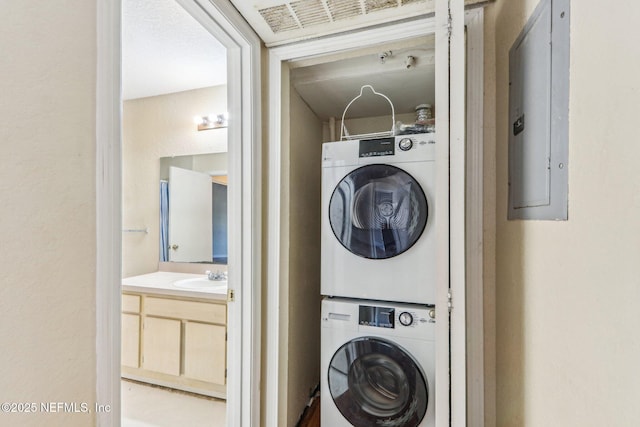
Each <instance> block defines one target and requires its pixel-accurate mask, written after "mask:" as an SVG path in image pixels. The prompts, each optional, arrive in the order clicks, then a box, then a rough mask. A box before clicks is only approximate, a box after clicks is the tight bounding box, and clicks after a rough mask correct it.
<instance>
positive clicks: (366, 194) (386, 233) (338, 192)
mask: <svg viewBox="0 0 640 427" xmlns="http://www.w3.org/2000/svg"><path fill="white" fill-rule="evenodd" d="M427 217H428V205H427V198H426V196H425V194H424V191H423V190H422V188H421V187H420V185H419V184H418V182H417V181H416V180H415V179H414V178H413V177H412V176H411V175H409V174H408V173H407V172H405V171H403V170H402V169H400V168H397V167H395V166H391V165H385V164H373V165H367V166H363V167H360V168H358V169H355V170H354V171H352V172H351V173H349V174H348V175H347V176H345V177H344V178H343V179H342V180H341V181H340V182H339V183H338V185H337V186H336V188H335V189H334V191H333V194H332V195H331V200H330V201H329V223H330V224H331V229H332V230H333V233H334V234H335V236H336V238H337V239H338V240H339V241H340V243H341V244H342V245H343V246H344V247H345V248H346V249H347V250H349V251H350V252H351V253H354V254H356V255H358V256H361V257H364V258H371V259H386V258H391V257H393V256H396V255H399V254H401V253H402V252H404V251H406V250H407V249H409V248H410V247H411V246H413V244H414V243H416V241H418V239H419V238H420V235H421V234H422V232H423V231H424V228H425V226H426V224H427Z"/></svg>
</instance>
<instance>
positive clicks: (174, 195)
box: [160, 153, 227, 264]
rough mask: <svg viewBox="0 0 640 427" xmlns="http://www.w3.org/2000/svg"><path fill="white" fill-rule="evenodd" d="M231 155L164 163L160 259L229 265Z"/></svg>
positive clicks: (172, 159) (199, 156)
mask: <svg viewBox="0 0 640 427" xmlns="http://www.w3.org/2000/svg"><path fill="white" fill-rule="evenodd" d="M226 171H227V153H214V154H197V155H191V156H174V157H163V158H161V159H160V261H161V262H166V261H169V262H191V263H213V264H226V263H227V172H226Z"/></svg>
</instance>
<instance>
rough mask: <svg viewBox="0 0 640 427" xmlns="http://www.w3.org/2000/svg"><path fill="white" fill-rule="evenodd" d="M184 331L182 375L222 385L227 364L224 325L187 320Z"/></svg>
mask: <svg viewBox="0 0 640 427" xmlns="http://www.w3.org/2000/svg"><path fill="white" fill-rule="evenodd" d="M184 332H185V336H184V375H185V376H187V377H189V378H193V379H197V380H201V381H207V382H211V383H215V384H222V385H224V384H225V370H226V366H227V364H226V361H227V345H226V336H225V335H226V329H225V327H224V326H219V325H207V324H204V323H196V322H187V323H186V324H185V331H184Z"/></svg>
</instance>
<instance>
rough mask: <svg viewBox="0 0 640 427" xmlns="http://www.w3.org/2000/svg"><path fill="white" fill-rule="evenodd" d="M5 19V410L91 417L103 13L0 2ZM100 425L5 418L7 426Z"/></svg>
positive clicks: (0, 30) (0, 83)
mask: <svg viewBox="0 0 640 427" xmlns="http://www.w3.org/2000/svg"><path fill="white" fill-rule="evenodd" d="M70 10H73V13H69V11H70ZM0 16H2V25H0V52H2V58H3V59H2V60H1V61H0V159H2V160H1V163H2V168H0V198H1V199H2V208H1V209H0V240H1V241H2V242H3V244H2V246H3V250H2V256H1V257H0V271H1V272H2V274H1V275H0V312H1V314H0V317H1V321H0V341H1V342H2V351H0V402H35V403H38V404H39V403H40V402H77V403H78V404H80V403H82V402H85V403H88V404H89V405H91V406H93V405H94V404H95V399H96V394H95V388H96V373H95V365H96V356H95V346H96V340H95V339H96V326H95V268H96V262H95V257H96V249H95V247H96V238H95V220H96V212H95V206H96V202H95V200H96V194H95V174H96V167H95V133H96V125H95V92H96V76H95V64H96V35H95V31H96V30H95V26H96V24H95V22H96V18H95V17H96V2H95V1H86V0H84V1H81V0H70V1H66V2H64V4H62V2H59V1H53V2H44V3H43V2H36V1H32V0H25V1H17V2H15V1H2V2H0ZM101 403H106V404H108V403H111V402H101ZM94 422H95V414H93V413H90V414H89V413H69V412H67V413H64V412H62V413H50V414H47V413H43V412H41V410H40V407H38V413H36V414H7V413H4V412H0V425H3V426H24V427H28V426H34V427H40V426H45V425H64V426H70V427H73V426H78V427H84V426H89V425H92V424H94Z"/></svg>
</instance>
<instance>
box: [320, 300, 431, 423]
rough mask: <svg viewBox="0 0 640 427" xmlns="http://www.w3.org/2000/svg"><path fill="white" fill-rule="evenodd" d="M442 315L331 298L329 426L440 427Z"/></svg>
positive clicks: (326, 364)
mask: <svg viewBox="0 0 640 427" xmlns="http://www.w3.org/2000/svg"><path fill="white" fill-rule="evenodd" d="M434 316H435V309H434V308H433V307H429V306H424V305H417V304H397V303H396V304H394V303H385V302H380V301H368V300H349V299H341V298H325V299H324V300H323V302H322V331H321V340H322V344H321V345H322V347H321V348H322V354H321V360H320V365H321V372H320V384H321V385H320V387H321V388H320V393H321V394H320V411H321V413H320V420H321V423H322V426H325V427H342V426H351V425H353V426H356V427H371V426H387V427H395V426H397V427H400V426H402V427H434V426H435V320H434Z"/></svg>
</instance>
